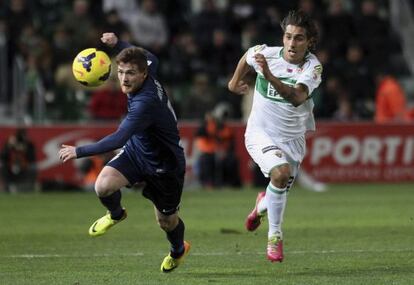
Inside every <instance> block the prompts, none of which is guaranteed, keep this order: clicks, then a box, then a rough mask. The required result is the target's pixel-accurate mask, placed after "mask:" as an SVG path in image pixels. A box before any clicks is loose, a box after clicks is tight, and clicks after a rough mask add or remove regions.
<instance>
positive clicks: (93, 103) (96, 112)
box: [88, 77, 127, 120]
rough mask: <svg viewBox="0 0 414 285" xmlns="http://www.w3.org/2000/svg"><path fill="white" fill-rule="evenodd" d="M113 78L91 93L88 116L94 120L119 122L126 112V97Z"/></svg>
mask: <svg viewBox="0 0 414 285" xmlns="http://www.w3.org/2000/svg"><path fill="white" fill-rule="evenodd" d="M117 84H118V82H117V79H116V78H115V77H110V78H109V80H108V82H107V83H105V85H104V86H103V87H101V88H99V89H96V90H93V91H92V92H91V95H90V96H91V100H90V102H89V105H88V109H89V114H90V115H91V117H92V119H95V120H119V119H121V118H122V116H124V115H125V114H126V111H127V96H125V94H123V93H122V92H121V91H120V89H119V87H118V85H117Z"/></svg>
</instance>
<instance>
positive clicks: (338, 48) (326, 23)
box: [321, 0, 355, 58]
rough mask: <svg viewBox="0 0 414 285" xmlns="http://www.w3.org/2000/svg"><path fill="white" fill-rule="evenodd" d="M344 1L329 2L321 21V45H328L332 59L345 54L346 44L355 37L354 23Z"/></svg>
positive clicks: (333, 0) (332, 0)
mask: <svg viewBox="0 0 414 285" xmlns="http://www.w3.org/2000/svg"><path fill="white" fill-rule="evenodd" d="M346 2H347V1H345V0H331V1H329V2H328V3H329V6H328V9H327V13H326V16H325V18H324V19H323V23H322V25H323V31H322V33H323V35H324V36H325V37H324V38H322V41H321V42H323V43H326V44H328V45H329V49H330V51H331V53H332V57H333V58H337V57H342V56H343V55H344V54H345V51H346V47H347V43H348V41H349V39H352V37H353V35H355V27H354V21H353V19H352V16H351V14H350V13H349V12H348V9H347V7H346Z"/></svg>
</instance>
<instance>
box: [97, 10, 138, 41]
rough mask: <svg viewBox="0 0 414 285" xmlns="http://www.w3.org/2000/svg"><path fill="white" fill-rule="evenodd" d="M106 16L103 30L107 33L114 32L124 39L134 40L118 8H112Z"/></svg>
mask: <svg viewBox="0 0 414 285" xmlns="http://www.w3.org/2000/svg"><path fill="white" fill-rule="evenodd" d="M104 16H105V21H104V24H103V30H104V31H105V32H106V33H114V34H116V35H117V36H118V37H119V38H120V39H121V40H123V41H128V42H130V41H131V40H132V36H131V34H130V32H129V28H128V26H127V25H126V24H125V23H124V22H123V21H122V20H121V18H120V17H119V15H118V12H117V11H116V10H110V11H108V12H106V13H105V15H104Z"/></svg>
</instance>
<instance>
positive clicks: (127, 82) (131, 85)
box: [118, 62, 147, 94]
mask: <svg viewBox="0 0 414 285" xmlns="http://www.w3.org/2000/svg"><path fill="white" fill-rule="evenodd" d="M146 78H147V72H146V71H144V72H141V71H139V69H138V66H137V65H136V64H131V63H124V62H120V63H119V64H118V79H119V85H121V90H122V92H123V93H125V94H131V93H135V92H137V91H138V90H139V89H140V88H141V86H142V83H144V81H145V79H146Z"/></svg>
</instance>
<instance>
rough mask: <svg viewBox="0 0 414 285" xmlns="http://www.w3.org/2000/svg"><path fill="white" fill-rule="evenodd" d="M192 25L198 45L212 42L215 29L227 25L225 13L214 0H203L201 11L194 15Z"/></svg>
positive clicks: (204, 45) (207, 44) (201, 45)
mask: <svg viewBox="0 0 414 285" xmlns="http://www.w3.org/2000/svg"><path fill="white" fill-rule="evenodd" d="M191 27H192V32H193V34H194V37H195V40H196V43H197V45H198V46H200V47H206V46H209V45H210V44H211V42H212V39H213V31H214V30H216V29H218V28H223V27H225V20H224V15H223V14H222V13H221V12H220V11H219V10H218V9H217V6H216V3H215V1H214V0H202V8H201V11H200V12H198V13H196V14H194V15H193V17H192V20H191Z"/></svg>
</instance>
